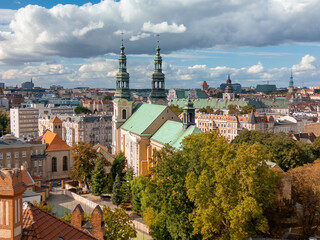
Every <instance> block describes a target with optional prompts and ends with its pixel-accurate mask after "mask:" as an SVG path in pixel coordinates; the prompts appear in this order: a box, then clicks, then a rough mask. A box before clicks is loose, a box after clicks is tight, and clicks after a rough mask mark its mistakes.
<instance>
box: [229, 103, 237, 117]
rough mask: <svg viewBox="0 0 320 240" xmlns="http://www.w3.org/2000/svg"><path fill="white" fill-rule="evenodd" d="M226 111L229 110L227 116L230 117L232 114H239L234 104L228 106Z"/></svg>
mask: <svg viewBox="0 0 320 240" xmlns="http://www.w3.org/2000/svg"><path fill="white" fill-rule="evenodd" d="M228 110H229V112H228V113H229V114H230V115H232V114H239V113H240V111H239V110H238V107H237V105H234V104H229V105H228Z"/></svg>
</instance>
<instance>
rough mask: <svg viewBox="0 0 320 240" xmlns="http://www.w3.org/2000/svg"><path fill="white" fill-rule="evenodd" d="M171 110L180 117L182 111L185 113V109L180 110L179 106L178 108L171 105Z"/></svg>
mask: <svg viewBox="0 0 320 240" xmlns="http://www.w3.org/2000/svg"><path fill="white" fill-rule="evenodd" d="M169 108H170V109H171V110H172V112H174V113H175V114H176V115H177V116H179V115H180V114H181V113H182V111H183V109H182V108H180V107H179V106H177V105H173V104H172V105H169Z"/></svg>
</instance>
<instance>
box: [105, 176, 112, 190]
mask: <svg viewBox="0 0 320 240" xmlns="http://www.w3.org/2000/svg"><path fill="white" fill-rule="evenodd" d="M112 189H113V177H112V173H108V174H107V186H106V191H107V193H112Z"/></svg>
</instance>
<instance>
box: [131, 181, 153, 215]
mask: <svg viewBox="0 0 320 240" xmlns="http://www.w3.org/2000/svg"><path fill="white" fill-rule="evenodd" d="M148 181H149V180H148V178H146V177H144V176H139V177H135V178H133V180H132V181H131V183H130V184H131V192H132V210H133V211H135V212H136V213H141V199H142V195H143V191H144V189H145V188H146V185H147V183H148Z"/></svg>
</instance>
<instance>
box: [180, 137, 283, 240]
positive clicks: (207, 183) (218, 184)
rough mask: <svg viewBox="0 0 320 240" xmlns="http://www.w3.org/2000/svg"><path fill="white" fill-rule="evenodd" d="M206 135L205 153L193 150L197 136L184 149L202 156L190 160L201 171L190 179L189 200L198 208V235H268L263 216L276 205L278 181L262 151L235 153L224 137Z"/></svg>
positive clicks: (195, 221) (259, 148)
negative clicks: (266, 210) (195, 162)
mask: <svg viewBox="0 0 320 240" xmlns="http://www.w3.org/2000/svg"><path fill="white" fill-rule="evenodd" d="M201 135H202V136H200V135H199V138H200V139H198V142H200V144H201V143H204V144H203V145H202V146H201V147H200V149H197V150H194V149H193V148H192V145H195V144H197V143H196V142H195V140H196V139H197V138H195V137H190V138H189V137H187V138H186V139H185V142H184V149H183V151H186V150H187V152H190V150H191V149H193V150H194V151H195V152H197V153H196V154H193V155H192V156H190V157H191V158H194V157H196V159H198V162H199V164H198V165H200V166H201V167H200V168H199V167H196V166H195V168H194V170H193V171H190V172H189V173H188V175H187V178H186V186H187V193H188V197H189V199H190V200H191V201H193V202H194V204H195V209H194V210H193V213H192V214H191V215H190V219H192V221H193V227H194V231H193V234H201V235H202V237H203V239H248V238H249V236H251V237H252V236H256V235H259V234H260V233H266V232H267V231H268V221H267V219H266V217H265V216H264V211H265V209H267V208H268V207H270V206H271V205H272V204H273V203H274V201H275V195H276V189H277V186H278V181H279V178H278V176H277V174H276V173H275V172H274V171H271V170H270V169H269V168H268V167H267V165H266V164H265V157H266V153H265V151H264V150H263V147H262V146H261V145H260V144H258V143H256V144H253V145H252V146H249V145H248V144H245V143H244V144H241V145H240V146H239V147H237V148H234V146H232V145H230V144H228V143H227V142H226V140H225V139H224V138H222V137H217V136H215V135H213V134H201ZM196 136H198V135H196ZM186 156H188V155H186ZM196 159H193V160H192V159H190V161H191V162H194V161H195V160H196Z"/></svg>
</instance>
